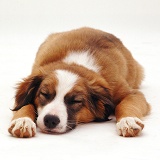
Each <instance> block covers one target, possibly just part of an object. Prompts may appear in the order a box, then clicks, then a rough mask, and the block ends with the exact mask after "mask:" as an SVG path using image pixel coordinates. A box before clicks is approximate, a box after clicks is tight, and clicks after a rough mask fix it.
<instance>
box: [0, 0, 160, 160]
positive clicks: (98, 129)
mask: <svg viewBox="0 0 160 160" xmlns="http://www.w3.org/2000/svg"><path fill="white" fill-rule="evenodd" d="M82 26H89V27H93V28H97V29H102V30H104V31H107V32H111V33H113V34H115V35H116V36H117V37H119V38H120V39H121V40H122V41H123V43H124V44H125V46H127V48H128V49H129V50H130V51H131V52H132V54H133V56H134V57H135V58H136V59H137V60H138V61H139V63H141V64H142V65H143V67H144V69H145V75H146V78H145V80H144V82H143V83H142V87H141V91H142V92H143V93H144V94H145V96H146V98H147V100H148V102H149V103H150V104H151V105H152V111H151V114H150V115H149V116H147V117H146V118H144V123H145V128H144V130H143V133H142V135H141V136H139V137H136V138H123V137H119V136H118V135H117V133H116V129H115V120H114V119H113V120H112V121H110V122H105V123H90V124H85V125H80V126H78V127H77V128H76V129H75V130H73V131H71V132H70V133H67V134H63V135H46V134H43V133H40V132H39V131H37V135H36V137H34V138H31V139H18V138H13V137H11V136H10V135H9V134H8V132H7V128H8V126H9V122H10V119H11V115H12V113H11V111H10V108H12V107H13V103H14V98H13V97H14V91H15V90H14V87H15V84H16V83H17V82H19V81H20V80H21V79H22V78H24V77H26V76H27V75H29V74H30V71H31V67H32V64H33V61H34V58H35V54H36V52H37V49H38V47H39V45H40V44H41V43H42V42H43V40H44V39H45V38H46V37H47V35H48V34H50V33H52V32H58V31H65V30H71V29H73V28H78V27H82ZM159 43H160V0H152V1H151V0H44V1H42V0H0V156H1V157H3V158H9V159H16V160H19V159H23V160H24V159H38V160H41V159H43V160H44V159H46V160H47V159H56V160H61V159H62V160H63V159H65V160H67V159H71V160H72V159H76V160H78V159H81V160H82V159H83V160H86V159H87V160H90V159H93V160H94V159H99V160H100V159H126V160H151V159H154V160H159V159H160V93H159V90H160V84H159V83H160V64H159V62H160V44H159Z"/></svg>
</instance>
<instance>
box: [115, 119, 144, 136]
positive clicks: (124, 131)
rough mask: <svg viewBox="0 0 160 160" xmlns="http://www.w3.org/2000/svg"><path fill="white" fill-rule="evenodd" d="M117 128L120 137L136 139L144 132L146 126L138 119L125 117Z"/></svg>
mask: <svg viewBox="0 0 160 160" xmlns="http://www.w3.org/2000/svg"><path fill="white" fill-rule="evenodd" d="M116 126H117V132H118V134H119V135H120V136H124V137H134V136H136V135H138V134H139V133H140V132H141V131H142V129H143V127H144V124H143V122H142V121H141V120H140V119H139V118H137V117H125V118H122V119H121V120H120V121H119V122H118V123H117V124H116Z"/></svg>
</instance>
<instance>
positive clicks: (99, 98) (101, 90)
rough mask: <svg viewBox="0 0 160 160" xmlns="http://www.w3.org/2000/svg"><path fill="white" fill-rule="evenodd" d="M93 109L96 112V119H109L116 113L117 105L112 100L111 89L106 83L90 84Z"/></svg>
mask: <svg viewBox="0 0 160 160" xmlns="http://www.w3.org/2000/svg"><path fill="white" fill-rule="evenodd" d="M90 102H91V104H92V106H91V109H92V110H91V111H92V112H93V113H94V115H95V117H96V119H95V121H107V120H109V119H108V117H109V116H110V115H111V114H113V113H114V109H115V106H114V104H113V101H112V97H111V94H110V90H109V88H108V87H106V85H105V86H104V85H102V84H96V85H95V84H94V85H92V86H90Z"/></svg>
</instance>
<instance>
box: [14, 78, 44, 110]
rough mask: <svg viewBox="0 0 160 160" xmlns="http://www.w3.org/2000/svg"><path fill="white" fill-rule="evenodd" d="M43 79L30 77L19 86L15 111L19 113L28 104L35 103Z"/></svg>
mask: <svg viewBox="0 0 160 160" xmlns="http://www.w3.org/2000/svg"><path fill="white" fill-rule="evenodd" d="M42 79H43V78H42V76H29V77H28V78H25V79H24V80H23V82H21V83H19V84H18V87H17V92H16V95H15V108H14V109H13V111H17V110H19V109H20V108H22V107H23V106H25V105H27V104H33V103H34V98H35V95H36V92H37V90H38V88H39V86H40V84H41V82H42Z"/></svg>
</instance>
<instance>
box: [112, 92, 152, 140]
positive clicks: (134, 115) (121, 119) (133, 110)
mask: <svg viewBox="0 0 160 160" xmlns="http://www.w3.org/2000/svg"><path fill="white" fill-rule="evenodd" d="M149 110H150V106H149V104H148V103H147V102H146V100H145V98H144V95H143V94H142V93H141V92H139V91H137V90H134V91H133V92H132V93H130V94H129V95H127V96H126V97H125V98H124V99H123V100H122V101H121V102H120V103H119V104H118V105H117V107H116V110H115V115H116V120H117V125H116V127H117V131H118V134H119V135H120V136H124V137H134V136H137V135H139V133H140V132H141V131H142V129H143V128H144V124H143V122H142V121H141V120H140V118H142V117H143V116H145V115H146V114H147V113H148V112H149Z"/></svg>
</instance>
